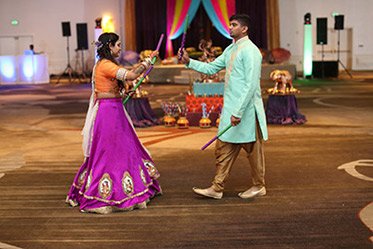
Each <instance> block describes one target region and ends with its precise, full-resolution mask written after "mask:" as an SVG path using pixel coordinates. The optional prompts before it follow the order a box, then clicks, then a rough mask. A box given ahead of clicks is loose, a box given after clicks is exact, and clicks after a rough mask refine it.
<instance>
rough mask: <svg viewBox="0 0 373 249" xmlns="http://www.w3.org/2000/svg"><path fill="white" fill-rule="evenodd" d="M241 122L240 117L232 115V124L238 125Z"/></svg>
mask: <svg viewBox="0 0 373 249" xmlns="http://www.w3.org/2000/svg"><path fill="white" fill-rule="evenodd" d="M240 122H241V119H240V118H236V117H235V116H233V115H232V116H231V124H232V126H237V125H238V124H239V123H240Z"/></svg>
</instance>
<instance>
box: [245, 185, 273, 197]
mask: <svg viewBox="0 0 373 249" xmlns="http://www.w3.org/2000/svg"><path fill="white" fill-rule="evenodd" d="M266 194H267V190H266V188H265V187H256V186H253V187H251V188H250V189H248V190H246V191H245V192H241V193H239V194H238V196H239V197H241V198H242V199H248V198H254V197H256V196H258V197H259V196H264V195H266Z"/></svg>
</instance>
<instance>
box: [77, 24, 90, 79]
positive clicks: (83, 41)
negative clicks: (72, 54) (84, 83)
mask: <svg viewBox="0 0 373 249" xmlns="http://www.w3.org/2000/svg"><path fill="white" fill-rule="evenodd" d="M76 37H77V44H78V48H77V51H80V52H81V58H82V77H83V79H85V78H86V77H87V75H86V71H85V67H84V50H88V33H87V23H77V24H76Z"/></svg>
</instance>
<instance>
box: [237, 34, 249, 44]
mask: <svg viewBox="0 0 373 249" xmlns="http://www.w3.org/2000/svg"><path fill="white" fill-rule="evenodd" d="M247 40H249V37H248V36H247V35H246V36H244V37H242V38H241V39H239V40H238V41H236V42H235V43H234V45H238V44H240V43H242V42H245V41H247Z"/></svg>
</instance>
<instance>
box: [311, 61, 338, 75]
mask: <svg viewBox="0 0 373 249" xmlns="http://www.w3.org/2000/svg"><path fill="white" fill-rule="evenodd" d="M312 66H313V67H312V75H313V77H315V78H323V77H338V61H313V63H312ZM323 68H324V75H323V71H322V70H323Z"/></svg>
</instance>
